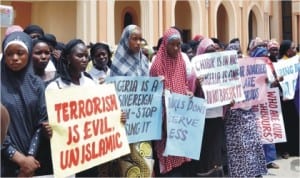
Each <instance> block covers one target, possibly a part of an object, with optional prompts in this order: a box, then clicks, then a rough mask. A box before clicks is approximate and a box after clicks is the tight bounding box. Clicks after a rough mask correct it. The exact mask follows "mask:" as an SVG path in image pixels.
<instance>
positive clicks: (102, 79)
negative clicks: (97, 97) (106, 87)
mask: <svg viewBox="0 0 300 178" xmlns="http://www.w3.org/2000/svg"><path fill="white" fill-rule="evenodd" d="M98 82H99V84H100V85H101V84H103V83H105V78H102V77H100V78H99V79H98Z"/></svg>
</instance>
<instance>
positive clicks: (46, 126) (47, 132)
mask: <svg viewBox="0 0 300 178" xmlns="http://www.w3.org/2000/svg"><path fill="white" fill-rule="evenodd" d="M42 126H43V127H42V128H43V132H44V134H45V135H46V136H47V138H49V139H50V138H51V137H52V134H53V131H52V127H51V126H50V125H49V122H42Z"/></svg>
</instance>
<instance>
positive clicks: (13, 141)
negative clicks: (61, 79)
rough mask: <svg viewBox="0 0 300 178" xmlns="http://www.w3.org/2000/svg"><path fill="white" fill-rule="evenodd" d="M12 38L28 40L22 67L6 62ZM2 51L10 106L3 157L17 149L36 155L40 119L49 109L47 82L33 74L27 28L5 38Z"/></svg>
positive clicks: (4, 87)
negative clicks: (24, 62) (11, 66)
mask: <svg viewBox="0 0 300 178" xmlns="http://www.w3.org/2000/svg"><path fill="white" fill-rule="evenodd" d="M12 41H19V43H23V44H25V46H26V48H27V50H28V63H27V65H26V66H25V67H24V68H23V69H21V70H20V71H12V70H10V68H8V67H7V65H6V63H5V61H6V58H5V50H6V49H7V47H8V46H9V45H10V42H12ZM25 46H24V47H25ZM2 51H3V56H2V60H1V103H2V104H3V105H4V106H5V107H6V108H7V110H8V112H9V115H10V118H11V121H10V126H9V128H8V133H7V137H6V138H5V140H4V143H3V145H2V148H1V149H2V154H4V155H2V156H4V157H2V158H6V159H7V158H11V156H13V153H15V152H16V151H19V152H21V153H23V154H25V155H28V154H31V155H33V156H34V155H35V154H36V151H37V148H38V143H39V134H40V126H41V125H40V123H41V122H43V121H45V120H47V112H46V104H45V96H44V82H43V81H42V80H41V79H40V78H39V77H37V76H36V75H34V72H33V69H32V63H31V59H30V54H31V51H32V39H31V38H30V36H29V35H27V34H26V33H24V32H13V33H11V34H10V35H8V36H7V37H6V38H5V39H4V41H3V43H2ZM4 167H5V165H4ZM7 172H8V171H7Z"/></svg>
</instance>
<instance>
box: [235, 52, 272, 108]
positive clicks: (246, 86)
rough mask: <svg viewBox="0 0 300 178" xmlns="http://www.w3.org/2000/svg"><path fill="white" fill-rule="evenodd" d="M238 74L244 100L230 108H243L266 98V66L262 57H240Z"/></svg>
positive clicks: (261, 101) (264, 100) (262, 101)
mask: <svg viewBox="0 0 300 178" xmlns="http://www.w3.org/2000/svg"><path fill="white" fill-rule="evenodd" d="M238 63H239V65H240V76H241V81H242V85H243V90H244V95H245V100H244V101H242V102H238V103H235V105H234V106H233V107H232V108H245V107H250V106H253V105H256V104H259V103H264V102H266V100H267V97H266V93H267V83H266V79H267V66H266V63H265V59H263V58H250V57H248V58H241V59H239V60H238Z"/></svg>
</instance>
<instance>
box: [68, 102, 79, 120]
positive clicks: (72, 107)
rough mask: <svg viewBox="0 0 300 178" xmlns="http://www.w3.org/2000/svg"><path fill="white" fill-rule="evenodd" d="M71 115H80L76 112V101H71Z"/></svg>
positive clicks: (72, 116) (73, 116) (75, 116)
mask: <svg viewBox="0 0 300 178" xmlns="http://www.w3.org/2000/svg"><path fill="white" fill-rule="evenodd" d="M69 105H70V117H71V118H76V119H77V118H78V115H77V114H76V109H77V107H76V106H77V105H76V101H70V104H69Z"/></svg>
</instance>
